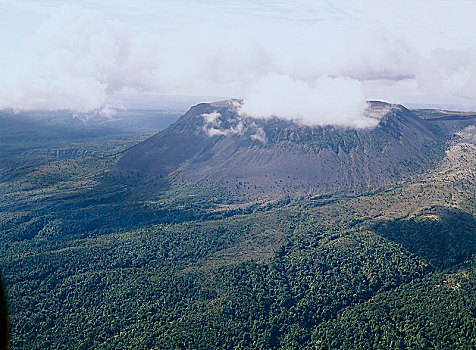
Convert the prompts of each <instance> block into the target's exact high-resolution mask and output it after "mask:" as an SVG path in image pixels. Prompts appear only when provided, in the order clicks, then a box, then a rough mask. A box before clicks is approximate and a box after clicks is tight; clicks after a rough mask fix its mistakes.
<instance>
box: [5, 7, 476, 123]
mask: <svg viewBox="0 0 476 350" xmlns="http://www.w3.org/2000/svg"><path fill="white" fill-rule="evenodd" d="M60 3H61V2H55V1H49V2H48V4H47V5H44V6H42V5H41V4H40V3H38V4H36V3H35V6H33V7H32V6H30V5H28V3H27V2H24V1H20V2H19V3H18V4H19V5H18V7H17V8H15V9H16V12H15V13H18V12H19V11H28V15H25V19H28V21H29V20H30V19H31V17H32V16H33V15H32V13H34V12H38V13H41V16H40V15H38V16H40V17H38V18H41V20H42V21H43V23H42V24H41V26H40V27H39V28H38V29H37V30H36V29H34V28H33V27H31V26H30V27H28V28H29V30H31V31H32V33H31V36H30V38H29V39H28V40H27V39H26V37H25V35H26V34H25V33H24V32H22V35H23V37H22V38H21V39H22V40H23V41H24V45H20V44H18V45H16V46H10V47H8V46H5V45H6V44H4V45H2V44H0V63H1V65H0V76H1V77H2V84H1V85H0V108H5V107H14V108H45V109H56V108H73V109H78V110H90V109H94V108H98V107H99V106H101V105H103V104H104V102H105V100H106V99H107V98H108V97H111V95H113V94H114V93H116V92H121V91H123V90H127V91H139V92H147V93H154V94H179V95H195V96H197V95H200V96H205V95H213V96H227V97H236V98H243V97H246V98H247V101H246V103H245V106H244V110H246V111H248V112H249V113H256V114H259V115H269V114H274V115H280V116H283V117H286V118H292V119H301V121H302V122H304V123H315V124H327V123H336V124H339V125H353V126H356V127H359V126H361V127H364V126H368V125H372V124H373V123H374V121H373V120H368V119H366V118H365V117H364V118H362V117H361V116H360V114H359V113H360V112H358V111H361V110H362V108H363V106H364V104H363V101H364V100H365V99H376V98H378V99H383V100H389V101H391V102H399V103H404V102H406V101H410V102H413V103H416V102H432V103H435V102H440V103H455V102H456V103H458V104H460V105H465V104H468V103H469V104H471V103H472V104H473V105H474V102H472V101H475V100H476V89H475V86H474V81H475V80H476V79H474V77H475V76H476V68H475V65H474V63H473V62H475V61H476V60H475V55H474V52H475V50H476V39H475V37H474V35H473V33H474V29H476V28H475V27H474V23H476V18H475V16H476V11H472V10H473V9H474V8H475V5H474V4H467V2H458V1H456V2H451V5H448V4H446V5H442V4H441V3H439V2H438V3H437V4H436V5H435V4H434V2H426V1H421V2H417V3H418V4H413V2H405V3H401V2H385V5H382V4H377V3H374V2H372V3H368V2H358V3H357V4H354V3H353V2H352V3H351V2H340V1H337V2H333V4H332V5H331V4H330V3H329V2H315V1H298V2H296V1H292V2H288V3H283V2H271V3H266V4H265V3H260V2H258V3H256V2H252V1H232V2H226V3H223V4H219V5H217V4H216V3H211V2H198V1H186V0H181V1H176V2H170V1H151V0H142V1H139V2H138V3H137V4H136V3H134V5H131V3H130V2H127V1H114V2H113V1H103V2H101V3H97V2H92V1H84V2H79V1H72V2H70V3H68V4H67V5H64V6H59V5H58V4H60ZM74 3H76V4H79V3H80V4H81V6H80V5H74ZM20 5H21V6H20ZM27 5H28V6H27ZM4 6H5V8H6V9H8V8H12V6H13V7H14V6H16V5H15V3H14V2H7V3H5V5H4ZM9 6H10V7H9ZM12 13H13V12H12ZM443 15H444V16H445V20H444V21H437V20H436V19H438V16H443ZM45 16H47V17H45ZM425 16H429V18H431V20H427V19H426V17H425ZM44 18H46V20H43V19H44ZM19 22H20V23H18V25H22V23H21V21H19ZM5 23H7V22H5ZM5 23H4V24H0V28H1V29H2V30H1V31H0V39H1V38H2V36H3V37H8V38H9V39H11V40H9V41H8V42H13V41H15V40H13V38H15V37H14V36H15V29H14V27H11V28H10V27H5V26H7V25H8V23H10V26H11V25H12V24H11V23H13V21H9V22H8V23H7V24H5ZM2 26H3V27H2ZM9 28H10V29H9ZM17 39H18V38H17ZM16 41H18V40H16ZM0 42H5V43H6V42H7V41H2V40H0ZM22 47H23V48H22ZM21 48H22V49H21ZM435 49H440V50H439V51H438V50H436V51H435ZM441 49H444V50H441ZM271 91H272V93H273V94H272V95H271V94H270V92H271ZM298 91H299V93H297V92H298ZM284 96H286V97H284ZM258 99H259V101H258ZM278 107H279V110H278Z"/></svg>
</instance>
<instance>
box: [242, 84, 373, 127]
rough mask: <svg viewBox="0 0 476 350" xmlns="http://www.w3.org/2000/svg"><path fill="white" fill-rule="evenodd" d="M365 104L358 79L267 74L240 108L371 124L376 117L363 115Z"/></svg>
mask: <svg viewBox="0 0 476 350" xmlns="http://www.w3.org/2000/svg"><path fill="white" fill-rule="evenodd" d="M366 108H367V103H366V102H365V98H364V94H363V90H362V86H361V83H360V82H359V81H358V80H355V79H351V78H342V77H338V78H329V77H321V78H319V79H317V80H316V81H315V82H314V83H313V84H309V83H307V82H305V81H301V80H293V79H291V78H290V77H288V76H283V75H270V76H267V77H265V78H263V79H261V80H260V81H258V82H257V83H256V84H255V85H254V86H253V88H252V89H251V91H250V93H249V95H247V96H246V98H245V101H244V104H243V106H242V108H241V110H240V112H241V113H242V114H245V115H249V116H252V117H258V118H270V117H279V118H284V119H289V120H294V121H297V122H299V123H302V124H305V125H339V126H351V127H356V128H366V127H373V126H375V125H377V124H378V119H375V118H370V117H367V116H365V115H364V114H363V112H364V110H365V109H366Z"/></svg>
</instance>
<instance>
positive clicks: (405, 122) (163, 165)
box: [112, 101, 447, 200]
mask: <svg viewBox="0 0 476 350" xmlns="http://www.w3.org/2000/svg"><path fill="white" fill-rule="evenodd" d="M238 103H239V102H238V101H221V102H216V103H202V104H199V105H196V106H194V107H192V108H191V109H190V110H189V111H188V112H187V113H186V114H185V115H183V116H182V117H181V118H180V119H179V120H178V121H177V122H175V123H174V124H173V125H171V126H170V127H169V128H167V129H166V130H163V131H161V132H160V133H158V134H156V135H154V136H152V137H151V138H149V139H147V140H146V141H144V142H141V143H139V144H138V145H136V146H134V147H132V148H131V149H130V150H128V151H127V152H126V153H125V154H124V155H123V156H122V158H121V159H120V160H119V161H118V162H117V164H116V166H115V168H114V170H113V172H112V174H114V175H115V177H116V178H117V177H119V178H121V177H124V176H131V175H134V174H135V175H139V177H147V178H148V179H150V178H154V177H155V178H160V179H162V181H158V182H157V184H159V183H161V184H163V183H164V181H163V180H164V179H165V182H167V183H168V184H169V185H172V186H173V185H174V184H191V185H197V186H202V187H210V188H222V189H224V190H226V191H228V193H231V194H233V195H237V196H238V197H237V199H240V197H241V200H244V199H256V198H270V197H276V196H281V195H290V196H292V197H295V196H301V195H325V194H336V193H342V194H356V193H362V192H365V191H369V190H373V189H377V188H381V187H384V186H388V185H392V184H395V183H398V182H400V181H402V180H406V179H408V178H410V177H411V176H413V175H414V174H417V173H421V172H423V171H425V170H426V169H428V168H431V167H433V166H434V165H435V164H436V163H437V162H438V161H439V160H440V159H441V157H442V156H443V154H444V152H443V150H444V144H445V142H446V141H447V137H446V136H445V134H444V133H443V132H442V131H441V130H440V129H439V127H438V126H437V125H435V124H434V123H432V122H428V121H426V120H424V119H422V118H420V117H419V116H417V115H416V114H414V113H413V112H411V111H409V110H408V109H406V108H405V107H403V106H401V105H391V104H387V103H384V102H375V101H374V102H369V108H368V110H367V111H366V113H368V115H370V116H372V115H374V114H381V115H383V116H382V117H381V119H380V122H379V124H378V125H377V126H376V127H375V128H372V129H351V128H342V127H335V126H313V127H310V126H303V125H300V124H297V123H294V122H292V121H285V120H282V119H277V118H272V119H255V118H248V117H244V116H241V115H239V114H238V113H237V107H236V106H237V104H238ZM158 186H159V185H158Z"/></svg>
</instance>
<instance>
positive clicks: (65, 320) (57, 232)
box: [0, 121, 476, 349]
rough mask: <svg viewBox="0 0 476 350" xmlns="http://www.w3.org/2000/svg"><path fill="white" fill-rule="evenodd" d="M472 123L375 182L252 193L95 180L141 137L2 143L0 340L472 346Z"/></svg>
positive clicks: (43, 344)
mask: <svg viewBox="0 0 476 350" xmlns="http://www.w3.org/2000/svg"><path fill="white" fill-rule="evenodd" d="M415 123H417V124H418V125H419V123H420V122H419V121H417V122H415ZM475 131H476V129H475V127H474V126H468V125H464V126H463V127H462V128H459V129H458V131H456V134H452V135H451V137H450V136H444V133H441V134H438V133H439V131H437V130H436V131H431V133H433V132H434V133H436V134H438V135H441V137H449V138H448V139H445V142H442V143H441V147H442V148H441V150H435V154H437V155H438V157H439V158H438V161H437V165H435V166H432V167H429V166H428V168H426V166H425V171H424V172H422V171H418V172H415V173H413V172H412V173H411V176H410V175H409V176H408V177H405V178H404V179H401V180H402V181H398V182H395V183H393V184H392V185H388V186H384V187H382V186H379V187H377V188H375V189H372V190H368V191H360V192H359V193H332V194H325V195H322V194H320V193H309V194H302V193H300V194H299V195H297V196H287V195H283V196H281V197H279V198H277V197H276V196H272V197H271V198H269V199H263V200H256V198H255V199H254V200H253V201H241V200H239V201H236V196H235V194H234V193H230V191H226V190H224V189H223V188H218V189H216V188H213V187H212V186H197V185H196V184H193V183H191V182H187V181H183V182H182V181H179V180H177V178H173V180H174V181H168V179H167V178H165V177H163V178H160V177H159V178H156V179H154V181H159V182H149V183H141V184H140V186H138V185H137V184H136V183H135V182H134V179H136V178H135V177H134V176H130V177H127V176H126V175H124V177H123V178H122V179H121V178H119V180H118V177H117V173H115V174H114V176H112V174H111V169H113V170H112V172H114V171H117V168H115V167H116V165H115V164H117V160H118V159H119V158H120V157H121V156H122V155H123V154H124V152H126V151H127V149H129V148H130V147H131V146H132V145H135V144H137V143H138V142H139V141H142V140H144V139H145V138H147V137H148V136H150V134H129V135H123V134H121V135H108V136H107V137H104V135H91V134H89V136H88V138H87V139H86V140H81V139H77V140H76V139H75V140H74V148H75V149H81V150H84V151H82V153H81V152H77V153H75V155H74V157H73V156H71V157H58V156H56V155H57V154H58V153H54V152H57V151H58V149H69V147H70V145H71V144H68V145H65V144H64V143H63V142H64V141H62V143H61V144H55V145H52V144H50V143H45V144H40V142H39V141H38V144H35V147H34V150H33V148H31V149H28V150H23V149H18V150H17V152H16V153H15V161H13V160H12V159H10V160H9V161H8V162H5V163H3V164H4V168H3V169H2V173H1V177H0V193H1V197H0V198H1V199H0V237H1V239H0V266H1V268H2V273H3V278H4V281H5V284H6V287H7V294H8V302H9V308H10V314H11V347H12V349H26V348H29V349H39V348H48V349H72V348H74V349H128V348H132V349H151V348H157V349H214V348H230V349H231V348H236V349H278V348H283V349H299V348H309V349H426V348H435V349H471V348H476V293H475V291H476V274H475V268H476V260H475V258H476V216H475V215H476V203H475V193H476V173H475V169H476V166H475V165H476V132H475ZM42 132H43V131H42ZM436 134H431V135H436ZM159 135H160V134H159ZM428 135H430V134H428ZM156 138H157V137H156ZM147 142H149V143H150V142H151V141H147ZM437 144H438V143H437ZM66 146H67V147H66ZM137 147H139V148H140V147H142V146H136V148H137ZM438 152H440V153H438ZM38 155H41V157H40V156H38ZM432 159H436V158H432ZM425 164H426V165H428V164H430V163H425ZM420 170H421V169H420Z"/></svg>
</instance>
